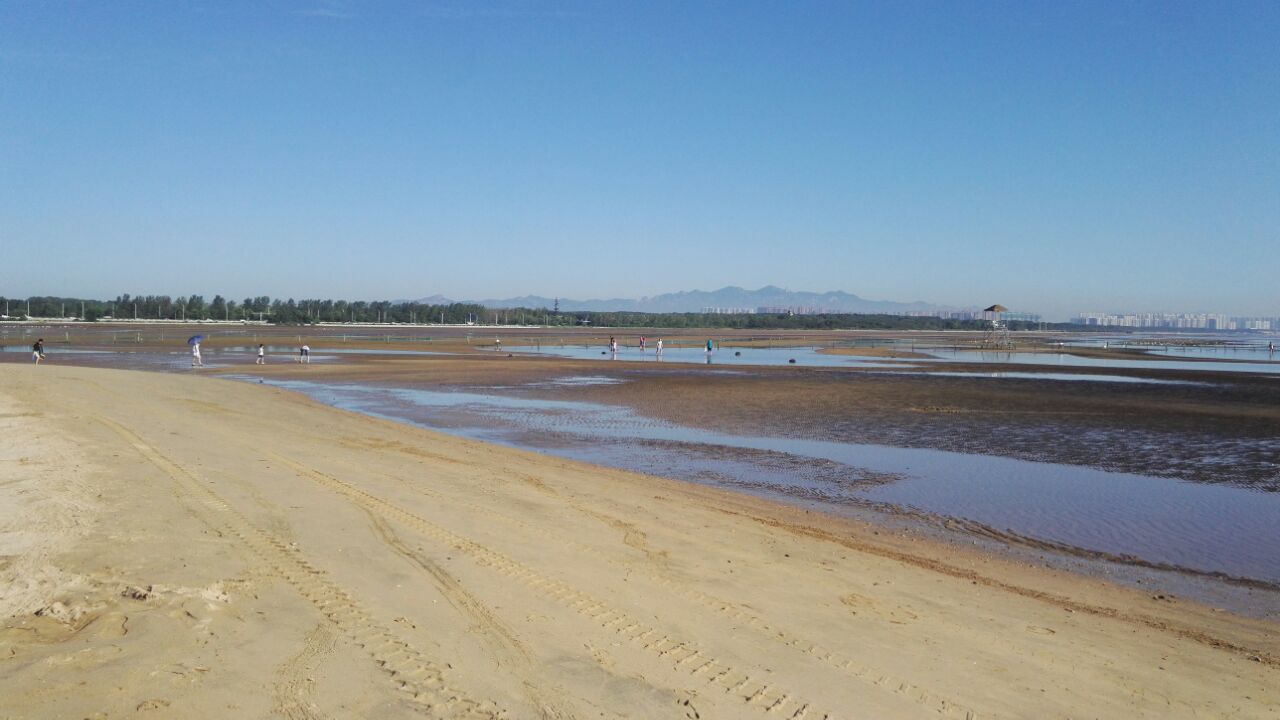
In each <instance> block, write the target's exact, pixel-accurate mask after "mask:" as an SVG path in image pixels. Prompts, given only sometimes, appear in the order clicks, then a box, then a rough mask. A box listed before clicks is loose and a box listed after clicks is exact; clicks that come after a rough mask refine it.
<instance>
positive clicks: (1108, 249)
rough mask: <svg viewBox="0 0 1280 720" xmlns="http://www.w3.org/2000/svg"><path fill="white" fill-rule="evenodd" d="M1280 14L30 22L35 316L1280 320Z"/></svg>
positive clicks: (603, 8)
mask: <svg viewBox="0 0 1280 720" xmlns="http://www.w3.org/2000/svg"><path fill="white" fill-rule="evenodd" d="M1278 248H1280V2H1274V1H1270V2H1257V3H1249V2H1222V3H1219V2H1186V3H1182V2H1153V3H1132V2H1114V1H1108V2H1099V3H1076V2H1026V3H1010V4H1005V3H998V2H990V1H983V2H973V3H952V2H934V1H932V0H931V1H929V2H912V1H910V0H904V1H898V0H895V1H893V2H883V3H859V2H847V3H826V2H770V3H758V2H722V3H692V2H673V3H660V2H636V3H622V2H547V3H540V2H516V1H506V2H463V1H461V0H459V1H458V2H418V3H385V4H384V3H355V2H352V3H343V2H319V1H318V0H316V1H309V0H297V1H277V2H252V3H230V2H221V1H220V0H208V1H207V2H186V3H184V2H155V3H139V2H127V3H90V2H76V3H59V2H8V1H4V0H0V251H2V258H0V294H5V295H9V296H23V295H27V294H60V295H80V296H114V295H116V294H117V293H121V292H130V293H168V294H186V293H190V292H199V293H204V294H206V295H207V296H212V295H213V294H214V293H222V294H224V295H227V296H230V297H237V298H238V297H244V296H245V295H251V294H253V295H256V294H270V295H272V296H282V297H287V296H294V297H299V298H301V297H323V296H333V297H350V298H408V297H419V296H422V295H427V294H432V293H441V294H444V295H447V296H450V297H455V298H478V297H495V296H497V297H506V296H512V295H521V294H525V293H537V294H542V295H549V296H554V295H559V296H562V297H576V298H584V297H601V296H605V297H616V296H624V297H630V296H641V295H652V294H657V293H661V292H668V291H674V290H686V289H694V288H699V289H714V288H717V287H720V286H723V285H727V284H736V285H743V286H747V287H757V286H760V285H764V284H769V283H773V284H777V285H782V286H785V287H789V288H792V289H807V290H819V291H824V290H846V291H849V292H854V293H857V294H859V295H862V296H864V297H869V298H874V299H890V300H903V301H907V300H926V301H931V302H937V303H945V304H955V305H971V304H981V305H985V304H988V303H991V302H997V301H998V302H1001V303H1003V304H1005V305H1008V306H1010V307H1014V308H1019V309H1027V310H1039V311H1042V312H1045V313H1048V314H1050V315H1051V316H1055V317H1059V316H1065V315H1067V314H1068V313H1073V312H1075V311H1079V310H1113V309H1134V310H1156V309H1163V310H1171V311H1177V310H1188V311H1190V310H1206V311H1223V312H1229V313H1254V314H1268V315H1280V251H1278Z"/></svg>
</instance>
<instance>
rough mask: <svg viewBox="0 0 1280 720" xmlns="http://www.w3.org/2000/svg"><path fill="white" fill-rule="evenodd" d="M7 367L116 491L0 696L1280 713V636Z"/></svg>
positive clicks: (103, 494) (1088, 588) (124, 703)
mask: <svg viewBox="0 0 1280 720" xmlns="http://www.w3.org/2000/svg"><path fill="white" fill-rule="evenodd" d="M0 373H2V374H4V375H6V376H7V380H8V382H6V383H5V384H4V387H3V390H0V394H4V395H5V396H6V397H9V398H12V402H13V403H15V404H16V407H15V409H13V410H12V411H6V412H13V413H15V414H17V416H18V418H19V423H20V425H22V426H23V427H24V428H26V430H27V432H39V433H42V434H50V436H52V437H62V438H65V439H66V440H67V441H68V442H72V443H74V446H75V447H76V448H77V451H78V452H79V453H80V455H75V454H68V455H60V454H59V452H53V451H50V452H49V455H50V456H49V457H46V458H41V462H42V463H43V465H42V469H41V470H40V472H41V473H44V474H48V473H53V474H54V476H57V477H61V476H63V475H68V474H71V473H73V472H75V471H76V469H77V468H79V472H81V473H87V474H88V475H87V477H88V478H89V479H90V481H91V482H90V488H88V489H87V490H85V491H84V493H85V494H94V495H96V496H99V497H100V499H99V500H98V502H100V503H101V505H100V506H98V507H94V508H90V509H85V510H83V513H82V514H83V515H84V516H85V518H86V522H85V524H84V527H85V528H87V529H86V530H85V534H84V535H83V536H81V537H79V538H78V539H72V541H70V544H69V545H68V549H64V550H60V551H57V552H54V553H52V554H50V555H49V556H48V558H47V559H48V561H49V562H48V564H50V565H51V566H53V567H55V568H57V569H58V570H60V571H62V572H65V573H67V574H68V575H70V576H74V577H76V578H79V579H78V580H77V581H76V582H74V583H69V584H66V585H64V586H59V587H57V588H49V589H51V590H55V591H54V592H50V594H49V597H48V598H47V599H48V600H49V603H48V604H47V605H46V606H45V607H47V608H52V609H50V610H48V611H47V612H44V613H42V614H38V615H33V614H23V615H20V616H19V617H11V618H6V619H5V624H4V627H3V629H0V637H3V639H4V640H5V642H6V644H8V645H9V646H10V647H11V648H12V650H11V651H10V654H9V656H8V657H7V658H0V689H3V691H4V692H3V693H0V697H3V699H0V713H9V714H16V715H19V716H22V715H27V714H30V712H31V711H32V709H33V708H35V707H40V708H42V709H44V710H45V711H47V712H55V713H60V714H72V713H80V714H83V713H84V712H88V711H89V710H90V708H91V709H92V710H94V711H104V710H105V711H108V712H110V711H113V710H114V711H120V712H124V711H125V710H128V711H129V712H133V711H135V708H137V709H141V708H143V707H147V708H156V709H158V708H164V709H166V711H167V712H168V713H170V714H173V715H180V716H185V717H217V716H223V715H225V714H226V713H227V712H235V713H239V714H262V713H265V712H268V711H270V710H271V709H272V708H275V712H276V713H277V714H284V715H288V716H292V715H290V712H293V711H297V710H298V708H311V707H318V708H321V709H322V711H323V712H322V714H333V713H335V712H336V713H338V714H350V713H355V714H365V715H369V714H377V715H378V716H382V717H401V716H409V715H418V714H420V713H421V712H422V711H423V710H424V708H425V709H426V711H427V714H429V715H430V714H431V713H432V712H436V710H431V709H430V708H436V709H437V710H439V711H440V712H443V711H444V710H443V709H445V708H448V709H449V713H450V714H457V715H464V716H473V717H487V716H497V713H498V711H500V710H505V711H506V712H507V713H508V716H510V717H528V716H532V715H537V714H545V711H549V710H554V711H555V712H558V713H560V716H563V717H576V716H585V715H593V716H594V715H597V714H604V715H605V716H607V717H620V716H622V715H624V714H636V713H638V714H641V715H646V716H659V717H665V716H672V715H676V714H677V713H683V712H684V711H685V710H686V709H689V708H696V709H697V710H698V712H699V714H701V715H702V716H703V717H743V716H750V715H756V714H760V715H762V716H766V713H765V712H764V711H765V710H767V709H768V708H770V707H773V708H775V711H774V712H775V714H776V713H777V712H783V713H785V714H784V716H789V715H790V714H793V713H795V712H799V711H800V709H801V708H802V707H808V708H810V711H811V712H817V711H820V710H821V711H826V712H833V713H835V714H837V715H842V714H846V713H847V712H848V711H850V710H851V709H853V708H854V707H857V708H859V709H860V710H861V711H862V712H870V713H872V714H873V715H876V716H878V717H890V718H896V717H919V716H924V715H937V714H939V713H940V714H942V715H943V716H949V717H965V714H966V713H969V712H972V713H973V715H974V716H975V717H1013V716H1022V715H1027V714H1034V715H1037V716H1041V717H1055V716H1067V715H1072V714H1073V713H1074V714H1096V715H1103V716H1122V715H1123V716H1130V717H1142V716H1150V717H1179V716H1191V715H1192V714H1193V713H1200V714H1210V715H1214V714H1226V713H1227V711H1228V709H1232V710H1235V711H1237V712H1244V713H1245V714H1249V713H1252V712H1256V713H1259V714H1260V713H1263V712H1265V709H1266V708H1268V707H1273V705H1274V703H1275V702H1276V701H1277V700H1280V697H1277V691H1276V690H1275V688H1276V687H1280V683H1277V682H1276V680H1277V677H1278V673H1280V630H1278V628H1277V624H1276V623H1274V622H1266V621H1259V620H1251V619H1247V618H1242V617H1239V616H1235V615H1232V614H1229V613H1221V612H1216V611H1215V610H1213V609H1212V608H1208V607H1204V606H1200V605H1198V604H1196V603H1192V602H1187V601H1184V600H1181V599H1177V598H1155V597H1152V596H1150V595H1146V594H1144V593H1140V592H1136V591H1133V590H1129V589H1126V588H1122V587H1118V586H1116V585H1114V584H1110V583H1106V582H1103V581H1099V580H1094V579H1091V578H1087V577H1080V576H1078V575H1074V574H1070V573H1064V572H1060V571H1055V570H1050V569H1045V568H1038V567H1029V566H1026V565H1024V564H1021V563H1017V562H1012V561H1008V560H1004V559H1001V558H998V557H992V556H990V555H989V554H987V553H985V552H978V551H968V550H966V549H964V548H960V547H953V546H947V545H942V544H938V543H936V542H935V541H931V540H929V539H927V538H921V537H916V536H913V535H902V534H900V533H896V532H889V531H886V530H885V529H883V528H875V527H872V526H868V525H865V524H862V523H858V522H856V521H851V520H841V519H839V518H833V517H828V516H824V515H820V514H817V513H813V512H808V511H806V510H804V509H803V508H794V507H787V506H783V505H779V504H777V503H773V502H768V501H764V500H758V499H753V498H751V497H748V496H742V495H737V494H730V493H727V492H725V491H720V490H715V489H712V488H705V487H699V486H695V485H690V484H688V483H684V482H680V481H675V480H665V479H661V478H654V477H650V476H643V475H636V474H632V473H627V472H623V471H617V470H608V469H604V468H600V467H596V466H588V465H583V464H580V463H575V462H571V461H567V460H562V459H559V458H554V457H547V456H544V455H540V454H537V453H531V452H523V451H517V450H510V449H505V448H499V447H496V446H493V445H487V444H483V443H479V442H475V441H468V440H463V439H459V438H455V437H450V436H446V435H441V434H438V433H433V432H429V431H425V430H420V429H417V428H412V427H408V426H405V425H402V424H398V423H393V422H390V421H382V420H376V419H372V418H368V417H364V416H360V415H356V414H353V413H348V412H344V411H340V410H337V409H333V408H330V407H327V406H324V405H322V404H320V403H317V402H314V401H312V400H309V399H306V398H302V397H299V396H297V395H296V394H293V393H287V392H285V391H281V390H274V389H268V388H263V387H254V386H253V385H252V384H241V383H221V382H218V383H215V382H212V378H192V377H186V376H181V375H174V374H160V373H147V372H121V371H113V370H99V369H85V368H71V367H47V366H46V367H40V368H31V367H26V368H11V367H8V366H0ZM23 413H34V414H30V415H27V414H23ZM6 467H7V469H6V470H5V473H6V476H5V481H6V483H11V482H16V481H20V480H22V479H23V478H30V477H32V473H33V472H35V471H34V470H30V469H25V468H26V466H24V465H21V464H19V465H10V466H6ZM14 562H15V561H13V560H11V559H6V564H5V567H6V568H12V567H14ZM55 604H60V608H61V609H58V608H55V607H54V606H55ZM42 609H43V608H42ZM277 618H278V619H277ZM375 646H376V647H375ZM377 648H402V649H400V650H396V651H394V652H392V651H391V650H387V649H381V650H380V649H377ZM762 649H767V652H765V653H764V654H763V655H762V654H761V652H760V651H761V650H762ZM386 653H390V654H386ZM765 658H767V659H768V661H767V663H765V662H764V660H765ZM975 659H980V661H978V662H976V663H975V662H974V660H975ZM51 663H53V664H59V663H60V664H61V665H62V666H63V667H66V668H68V670H72V669H74V671H71V672H69V674H67V675H55V676H52V677H49V676H48V675H46V674H45V670H44V668H47V667H49V666H50V664H51ZM495 663H496V665H495ZM706 663H714V664H713V665H711V666H710V667H707V669H705V670H703V671H702V672H695V671H696V670H697V669H698V668H700V667H706ZM388 666H390V670H388ZM495 667H497V668H498V671H497V672H495V671H494V668H495ZM164 668H169V670H168V671H163V669H164ZM1065 668H1074V670H1072V671H1066V670H1065ZM157 670H162V672H161V673H160V674H156V672H155V671H157ZM37 676H44V677H46V679H45V680H44V681H42V682H37V681H36V680H35V678H36V677H37ZM308 677H309V678H312V680H310V681H308V680H306V679H305V678H308ZM397 677H403V678H406V679H408V680H409V686H410V689H411V690H412V692H406V691H405V690H403V689H401V690H397V689H396V687H397V684H396V681H395V679H396V678H397ZM81 682H83V683H84V684H83V685H81V684H80V683H81ZM117 687H119V688H122V690H116V689H114V688H117ZM73 688H75V689H73ZM1138 688H1141V692H1135V690H1137V689H1138ZM726 690H727V692H726ZM1250 707H1252V710H1250V709H1249V708H1250ZM325 708H327V710H324V709H325ZM337 708H346V710H345V711H339V710H337Z"/></svg>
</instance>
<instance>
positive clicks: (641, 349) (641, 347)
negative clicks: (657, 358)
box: [640, 335, 644, 352]
mask: <svg viewBox="0 0 1280 720" xmlns="http://www.w3.org/2000/svg"><path fill="white" fill-rule="evenodd" d="M640 352H644V336H643V335H641V336H640Z"/></svg>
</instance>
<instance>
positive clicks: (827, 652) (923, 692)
mask: <svg viewBox="0 0 1280 720" xmlns="http://www.w3.org/2000/svg"><path fill="white" fill-rule="evenodd" d="M382 474H383V475H384V476H385V477H388V478H391V479H393V480H396V481H398V482H400V483H403V484H404V485H406V486H407V487H409V488H410V489H413V490H415V491H417V492H421V493H423V494H425V495H427V496H429V497H432V498H436V497H438V494H437V493H434V492H432V491H429V490H426V489H425V488H420V487H418V486H417V485H416V484H415V483H413V482H411V481H409V480H408V479H407V478H403V477H399V476H395V475H387V474H385V473H382ZM517 477H519V478H520V480H522V481H523V482H525V483H527V484H529V485H531V486H533V487H534V489H535V490H538V491H539V492H542V493H544V494H547V495H550V496H552V497H557V498H561V499H563V500H564V501H565V504H566V506H567V507H569V508H570V509H572V510H575V511H577V512H580V513H583V514H584V515H587V516H588V517H591V518H593V519H595V520H597V521H600V522H602V523H604V524H605V525H608V526H609V527H612V528H614V529H615V530H617V531H619V532H620V533H622V535H623V538H622V540H623V544H624V545H626V546H627V547H630V548H631V549H633V550H636V551H638V552H640V553H642V554H643V555H644V563H643V564H635V563H631V562H628V561H625V560H619V559H617V558H616V557H614V556H612V555H610V554H609V553H607V552H605V551H603V550H601V549H600V548H598V547H596V546H594V545H588V544H587V543H584V542H581V541H579V540H576V539H574V538H573V537H570V536H568V535H567V534H565V533H560V532H557V531H555V530H548V529H546V528H544V527H541V526H538V525H534V524H532V523H529V522H526V521H524V520H521V519H520V518H517V517H514V516H511V515H507V514H505V513H503V512H501V511H497V510H493V509H492V508H487V507H481V506H480V505H478V504H476V503H474V502H471V501H469V500H467V499H465V498H461V497H451V498H450V500H449V502H453V503H457V504H459V505H462V506H465V507H467V508H470V509H471V510H472V511H473V512H476V513H478V514H483V515H486V516H490V517H494V518H497V519H498V520H500V521H502V522H504V523H506V524H508V525H511V526H513V527H517V528H521V529H523V530H524V531H526V532H528V533H530V534H532V535H537V536H541V537H544V538H546V539H548V540H551V541H553V542H555V543H556V544H557V545H570V546H572V547H574V548H575V549H577V550H579V551H582V552H584V553H586V554H589V555H592V556H594V557H596V558H598V559H600V560H602V561H604V562H605V563H607V564H610V565H615V566H623V567H627V568H629V569H631V570H638V571H639V572H640V573H641V574H642V575H643V577H644V578H645V579H646V580H648V581H650V582H653V583H655V584H657V585H659V586H661V587H663V588H665V589H666V590H668V591H670V592H671V593H672V594H673V595H675V596H678V597H680V598H682V599H684V600H685V601H687V602H692V603H696V604H697V605H699V606H701V607H704V608H706V609H708V610H711V611H712V612H714V613H716V614H718V615H722V616H724V617H727V618H729V619H731V620H734V621H737V622H741V623H744V624H745V625H746V626H747V627H749V628H751V629H753V630H755V631H757V632H758V633H760V634H761V635H762V636H763V637H765V638H766V639H769V640H773V641H775V642H778V643H781V644H782V645H785V646H787V647H790V648H793V649H795V650H797V651H799V652H800V653H801V654H803V655H807V656H809V657H811V658H813V659H816V660H818V661H819V662H821V663H823V664H825V665H827V666H828V667H831V668H833V669H835V670H837V671H838V672H841V673H843V674H845V675H848V676H849V677H852V678H854V679H856V680H859V681H861V682H864V683H867V684H868V685H870V686H872V687H875V688H878V689H880V690H884V691H886V692H890V693H893V694H896V695H899V696H901V697H903V698H905V699H908V700H910V701H912V702H914V703H916V704H919V705H921V706H923V707H925V708H927V709H928V710H931V711H933V712H935V713H937V714H938V715H939V716H941V717H945V718H956V719H957V720H977V718H978V717H979V713H978V712H977V711H976V710H974V709H973V708H969V707H966V706H964V705H962V704H960V703H956V702H953V701H951V700H948V699H947V698H945V697H942V696H940V695H938V694H936V693H934V692H933V691H930V690H928V689H926V688H923V687H921V686H919V685H916V684H915V683H912V682H908V681H906V680H904V679H902V678H899V677H895V676H893V675H888V674H885V673H883V672H880V671H879V670H876V669H875V668H873V667H871V666H869V665H865V664H863V663H860V662H858V661H857V660H855V659H854V658H853V657H851V656H850V655H848V654H846V653H842V652H840V651H838V650H832V649H830V648H828V647H826V646H824V645H822V644H821V643H819V642H814V641H811V640H808V639H806V638H803V637H800V636H798V635H796V634H794V633H792V632H790V631H788V630H786V629H784V628H781V627H778V626H777V625H775V624H773V623H770V622H769V621H767V620H765V619H763V618H761V617H759V616H757V615H754V614H752V613H750V612H747V611H746V610H744V609H742V607H740V606H739V605H737V604H735V603H732V602H729V601H727V600H723V599H721V598H717V597H715V596H714V595H710V594H707V593H705V592H702V591H701V590H698V589H696V588H693V587H690V586H688V585H687V584H684V583H681V582H678V581H677V580H675V579H673V578H671V577H669V576H668V575H666V574H665V573H666V572H667V571H669V569H670V562H669V558H668V557H667V554H666V553H665V552H660V551H655V550H654V549H653V548H651V547H649V546H648V542H647V536H646V535H645V533H644V531H643V530H640V529H639V528H638V527H636V526H635V525H634V524H632V523H629V522H627V521H625V520H622V519H621V518H617V517H614V516H612V515H609V514H607V513H603V512H598V511H595V510H591V509H590V508H585V507H582V506H581V505H579V504H577V503H574V502H572V501H571V500H568V499H567V498H563V496H561V495H560V493H558V492H556V491H555V490H554V489H552V488H550V487H548V486H547V485H546V484H545V483H542V482H540V481H536V480H535V479H534V478H533V477H532V476H529V475H526V474H522V473H517ZM981 717H985V718H991V717H995V716H992V715H989V714H987V713H983V714H982V715H981Z"/></svg>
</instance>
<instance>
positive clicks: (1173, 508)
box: [273, 381, 1280, 583]
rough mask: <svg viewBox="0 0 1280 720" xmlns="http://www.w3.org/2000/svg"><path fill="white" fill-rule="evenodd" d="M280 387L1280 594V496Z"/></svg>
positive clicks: (540, 411)
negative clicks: (973, 526) (894, 509)
mask: <svg viewBox="0 0 1280 720" xmlns="http://www.w3.org/2000/svg"><path fill="white" fill-rule="evenodd" d="M273 384H277V385H280V386H282V387H286V388H291V389H295V390H299V391H301V392H304V393H306V394H308V395H311V396H312V397H315V398H316V399H319V400H321V401H323V402H326V403H329V404H333V405H335V406H338V407H342V408H346V409H350V410H356V411H359V412H364V413H368V414H372V415H377V416H380V417H385V418H389V419H394V420H400V421H407V422H411V423H414V424H418V425H422V426H425V427H430V428H434V429H439V430H444V431H447V432H451V433H455V434H460V435H464V436H467V437H472V438H476V439H482V440H488V441H496V442H500V443H503V444H507V445H512V446H516V447H523V448H528V449H537V450H541V451H545V452H550V453H554V454H557V455H562V456H565V457H571V458H574V459H580V460H587V461H590V462H596V463H601V464H606V465H611V466H617V467H622V468H625V469H629V470H636V471H640V472H649V473H654V474H659V475H665V476H670V477H677V478H681V479H686V480H692V481H697V482H705V483H710V484H716V485H725V486H734V487H741V488H746V489H749V490H752V491H761V492H763V493H765V494H770V495H773V496H779V495H781V496H785V497H792V498H802V499H804V500H805V501H808V502H818V503H820V504H822V505H824V506H825V507H826V508H827V509H829V510H832V511H835V512H842V511H844V510H846V509H849V508H857V507H865V506H866V504H867V503H871V504H888V505H893V506H899V507H901V508H904V509H907V510H919V511H923V512H926V513H929V514H934V515H941V516H946V517H953V518H958V519H961V520H964V521H969V522H976V523H981V524H983V525H985V526H988V527H989V528H990V529H992V530H994V531H997V532H999V533H1009V534H1011V535H1013V536H1017V537H1019V538H1029V539H1034V540H1039V541H1046V542H1048V543H1057V544H1064V545H1069V546H1073V547H1076V548H1081V549H1084V550H1088V551H1095V552H1099V553H1106V554H1109V555H1112V556H1125V555H1128V556H1135V557H1137V558H1141V559H1142V560H1144V561H1146V562H1149V563H1154V564H1157V565H1172V566H1178V567H1181V568H1186V569H1189V570H1194V571H1198V572H1202V573H1225V574H1227V575H1230V576H1235V577H1240V578H1249V579H1254V580H1260V581H1264V582H1269V583H1280V533H1277V532H1275V528H1276V526H1277V523H1278V522H1280V493H1265V492H1257V491H1251V490H1247V489H1241V488H1237V487H1231V486H1226V485H1203V484H1196V483H1188V482H1183V481H1178V480H1171V479H1166V478H1154V477H1146V476H1141V475H1133V474H1125V473H1114V472H1104V471H1101V470H1094V469H1090V468H1085V467H1079V466H1073V465H1055V464H1049V463H1038V462H1030V461H1025V460H1016V459H1011V458H1005V457H996V456H987V455H967V454H961V453H953V452H945V451H939V450H928V449H911V448H895V447H886V446H878V445H863V444H853V443H837V442H826V441H814V440H795V439H787V438H776V437H750V436H741V435H730V434H724V433H718V432H712V431H707V430H701V429H696V428H689V427H682V426H678V425H673V424H670V423H666V422H662V421H657V420H652V419H648V418H644V417H640V416H638V415H636V414H634V413H633V412H632V411H631V410H629V409H627V408H621V407H613V406H605V405H597V404H593V403H585V402H570V401H555V400H541V399H533V398H527V397H510V396H500V395H491V394H485V393H466V392H437V391H427V390H418V389H405V388H386V387H370V386H362V385H338V386H333V385H322V384H317V383H309V382H300V381H284V382H276V383H273Z"/></svg>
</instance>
